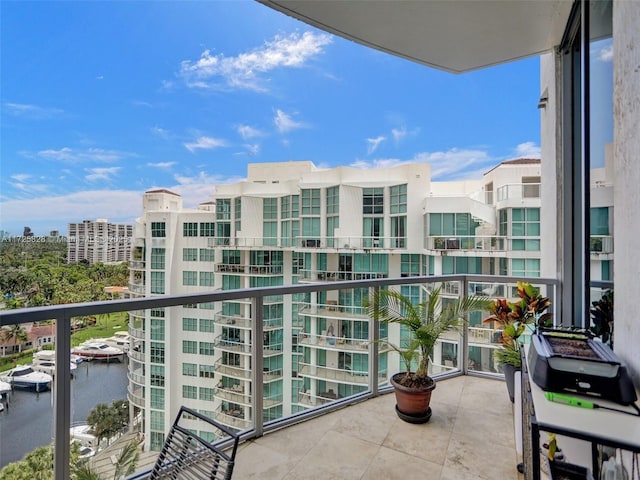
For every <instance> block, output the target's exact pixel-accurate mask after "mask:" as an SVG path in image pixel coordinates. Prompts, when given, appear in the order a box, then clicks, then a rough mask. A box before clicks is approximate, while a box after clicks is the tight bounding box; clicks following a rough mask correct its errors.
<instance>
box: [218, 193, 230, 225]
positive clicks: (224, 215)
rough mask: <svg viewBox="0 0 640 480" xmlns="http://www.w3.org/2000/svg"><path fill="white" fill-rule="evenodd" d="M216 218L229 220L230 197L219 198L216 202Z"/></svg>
mask: <svg viewBox="0 0 640 480" xmlns="http://www.w3.org/2000/svg"><path fill="white" fill-rule="evenodd" d="M216 219H217V220H231V199H230V198H219V199H218V200H217V202H216Z"/></svg>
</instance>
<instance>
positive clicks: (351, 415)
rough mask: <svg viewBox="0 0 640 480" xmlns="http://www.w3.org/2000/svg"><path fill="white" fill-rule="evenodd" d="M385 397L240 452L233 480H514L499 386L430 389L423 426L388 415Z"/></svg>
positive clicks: (506, 407)
mask: <svg viewBox="0 0 640 480" xmlns="http://www.w3.org/2000/svg"><path fill="white" fill-rule="evenodd" d="M394 405H395V399H394V396H393V394H389V395H382V396H380V397H378V398H376V399H373V400H368V401H365V402H362V403H359V404H357V405H354V406H350V407H347V408H344V409H341V410H339V411H337V412H334V413H330V414H327V415H323V416H321V417H318V418H315V419H313V420H309V421H306V422H303V423H301V424H298V425H295V426H292V427H288V428H284V429H282V430H279V431H277V432H274V433H269V434H267V435H265V436H264V437H262V438H259V439H257V440H252V441H249V442H246V443H244V444H242V445H241V446H240V448H239V451H238V455H237V458H236V460H237V463H236V467H235V470H234V474H233V478H234V480H248V479H265V480H299V479H313V480H329V479H358V480H374V479H381V480H382V479H384V480H387V479H402V480H410V479H414V478H415V479H423V480H515V479H518V478H519V477H521V476H519V474H518V472H517V470H516V464H517V458H516V451H515V443H514V433H513V413H512V405H511V403H510V402H509V398H508V396H507V390H506V387H505V385H504V382H501V381H496V380H489V379H483V378H477V377H470V376H461V377H456V378H451V379H447V380H441V381H439V382H438V384H437V387H436V389H435V391H434V392H433V396H432V399H431V408H432V410H433V416H432V417H431V420H430V421H429V423H426V424H424V425H412V424H409V423H406V422H403V421H402V420H400V419H399V418H398V417H397V416H396V414H395V411H394Z"/></svg>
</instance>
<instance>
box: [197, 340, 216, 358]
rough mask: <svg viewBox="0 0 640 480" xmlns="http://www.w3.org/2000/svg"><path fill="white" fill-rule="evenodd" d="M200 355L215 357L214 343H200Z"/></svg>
mask: <svg viewBox="0 0 640 480" xmlns="http://www.w3.org/2000/svg"><path fill="white" fill-rule="evenodd" d="M199 352H200V355H213V353H214V349H213V343H212V342H200V350H199Z"/></svg>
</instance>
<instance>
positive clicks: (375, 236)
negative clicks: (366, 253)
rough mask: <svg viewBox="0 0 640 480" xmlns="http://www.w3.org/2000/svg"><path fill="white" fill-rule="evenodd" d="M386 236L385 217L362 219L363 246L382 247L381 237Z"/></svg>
mask: <svg viewBox="0 0 640 480" xmlns="http://www.w3.org/2000/svg"><path fill="white" fill-rule="evenodd" d="M383 235H384V218H383V217H364V218H363V219H362V236H363V239H362V240H363V246H364V247H365V248H367V247H382V246H383V245H381V243H380V242H381V237H382V236H383Z"/></svg>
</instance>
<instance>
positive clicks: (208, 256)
mask: <svg viewBox="0 0 640 480" xmlns="http://www.w3.org/2000/svg"><path fill="white" fill-rule="evenodd" d="M200 261H201V262H215V261H216V251H215V250H214V249H213V248H201V249H200Z"/></svg>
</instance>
